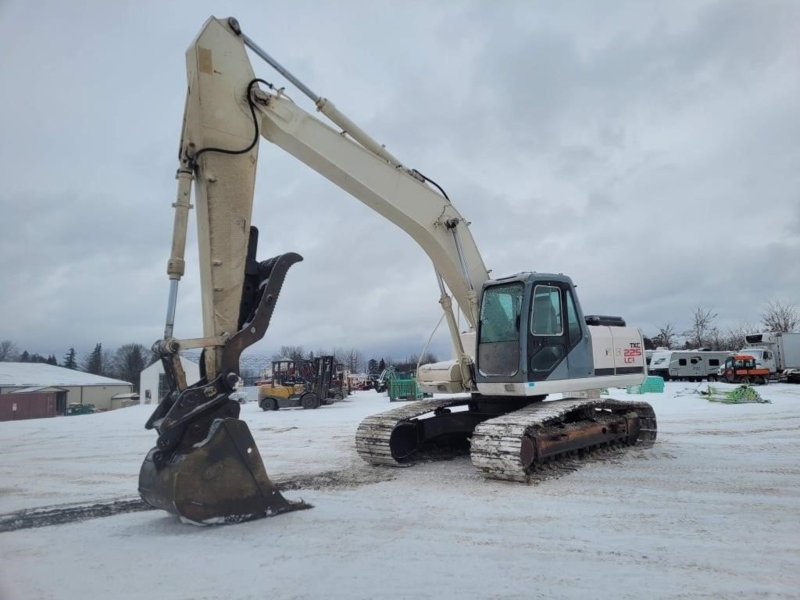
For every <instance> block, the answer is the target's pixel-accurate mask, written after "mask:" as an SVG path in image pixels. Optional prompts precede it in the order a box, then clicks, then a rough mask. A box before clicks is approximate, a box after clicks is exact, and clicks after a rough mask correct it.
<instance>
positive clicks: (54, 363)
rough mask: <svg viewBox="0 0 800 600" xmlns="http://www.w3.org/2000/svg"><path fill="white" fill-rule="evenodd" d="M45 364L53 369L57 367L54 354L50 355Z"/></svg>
mask: <svg viewBox="0 0 800 600" xmlns="http://www.w3.org/2000/svg"><path fill="white" fill-rule="evenodd" d="M47 364H48V365H53V366H54V367H57V366H58V361H57V360H56V355H55V354H51V355H50V356H48V357H47Z"/></svg>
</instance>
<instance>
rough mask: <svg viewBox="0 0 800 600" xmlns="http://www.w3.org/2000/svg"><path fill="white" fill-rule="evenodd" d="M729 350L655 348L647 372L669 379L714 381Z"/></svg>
mask: <svg viewBox="0 0 800 600" xmlns="http://www.w3.org/2000/svg"><path fill="white" fill-rule="evenodd" d="M730 354H731V353H730V352H726V351H715V350H705V349H700V350H656V351H655V352H654V353H653V357H652V359H651V361H650V367H649V368H648V370H647V371H648V373H649V374H650V375H657V376H659V377H662V378H663V379H664V380H665V381H669V380H670V379H684V380H686V381H701V380H703V379H707V380H708V381H715V380H716V379H717V377H718V370H719V368H720V367H721V366H723V365H724V364H725V359H726V358H727V357H728V356H729V355H730Z"/></svg>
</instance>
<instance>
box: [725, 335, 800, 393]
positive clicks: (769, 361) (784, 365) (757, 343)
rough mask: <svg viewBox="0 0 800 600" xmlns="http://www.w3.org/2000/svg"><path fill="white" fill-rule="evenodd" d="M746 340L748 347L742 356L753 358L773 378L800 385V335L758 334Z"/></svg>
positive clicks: (743, 350) (742, 352)
mask: <svg viewBox="0 0 800 600" xmlns="http://www.w3.org/2000/svg"><path fill="white" fill-rule="evenodd" d="M745 339H746V340H747V347H746V348H743V349H742V350H741V351H740V352H739V353H740V354H748V355H750V356H752V357H753V358H754V359H755V361H756V366H758V367H759V368H764V369H768V370H769V376H770V377H772V378H775V379H781V380H782V381H788V382H789V383H800V333H777V332H767V333H756V334H753V335H748V336H747V337H746V338H745Z"/></svg>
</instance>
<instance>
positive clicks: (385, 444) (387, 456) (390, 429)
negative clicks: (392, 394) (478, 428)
mask: <svg viewBox="0 0 800 600" xmlns="http://www.w3.org/2000/svg"><path fill="white" fill-rule="evenodd" d="M466 404H469V399H464V398H462V399H458V398H455V399H454V398H450V399H446V400H423V401H420V402H412V403H411V404H407V405H406V406H402V407H400V408H395V409H394V410H390V411H387V412H384V413H380V414H377V415H372V416H371V417H367V418H366V419H364V420H363V421H361V424H359V426H358V430H357V431H356V450H357V451H358V454H359V456H361V458H363V459H364V460H365V461H366V462H368V463H371V464H373V465H390V466H393V467H408V466H411V465H412V464H413V460H409V458H408V457H404V456H396V453H395V454H393V453H392V450H391V447H390V444H391V441H392V434H393V433H394V432H395V431H397V429H398V427H402V426H403V425H405V424H409V423H411V422H412V420H413V419H416V418H417V417H421V416H422V415H424V414H427V413H431V412H436V411H441V410H445V409H448V408H452V407H454V406H464V405H466Z"/></svg>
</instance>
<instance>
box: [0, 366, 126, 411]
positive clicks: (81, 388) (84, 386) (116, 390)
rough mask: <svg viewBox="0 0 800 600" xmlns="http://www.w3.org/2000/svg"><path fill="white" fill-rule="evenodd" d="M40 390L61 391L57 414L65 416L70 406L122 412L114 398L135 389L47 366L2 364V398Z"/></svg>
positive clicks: (0, 383) (103, 378)
mask: <svg viewBox="0 0 800 600" xmlns="http://www.w3.org/2000/svg"><path fill="white" fill-rule="evenodd" d="M37 387H46V388H60V389H59V390H58V392H57V396H56V414H62V415H63V414H64V413H65V412H66V408H67V406H68V405H70V404H94V407H95V408H96V409H99V410H110V409H113V408H120V407H121V406H122V402H121V401H119V400H114V396H117V395H119V394H130V393H131V391H132V388H133V385H132V384H130V383H128V382H127V381H121V380H119V379H111V378H109V377H101V376H100V375H92V374H91V373H84V372H83V371H74V370H73V369H65V368H64V367H55V366H53V365H48V364H45V363H15V362H0V394H10V393H12V392H14V391H15V390H20V389H22V388H37ZM29 391H30V390H29ZM20 397H22V395H20Z"/></svg>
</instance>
